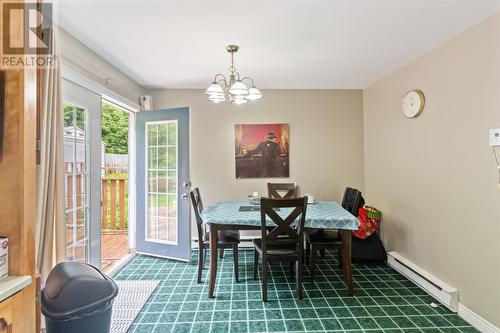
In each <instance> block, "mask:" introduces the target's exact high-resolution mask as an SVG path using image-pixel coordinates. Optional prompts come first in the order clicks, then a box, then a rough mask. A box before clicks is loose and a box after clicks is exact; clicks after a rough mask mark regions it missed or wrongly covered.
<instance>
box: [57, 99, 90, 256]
mask: <svg viewBox="0 0 500 333" xmlns="http://www.w3.org/2000/svg"><path fill="white" fill-rule="evenodd" d="M87 117H88V112H87V109H85V108H83V107H81V106H78V105H75V104H71V103H67V102H64V108H63V122H64V200H65V202H64V209H65V221H64V222H65V229H66V231H65V236H66V242H65V244H66V257H67V258H66V259H67V260H70V261H82V262H86V261H87V249H88V209H89V205H88V198H87V192H88V186H89V183H88V180H89V174H88V172H87V170H88V168H87V164H88V161H89V159H88V149H89V142H88V126H87Z"/></svg>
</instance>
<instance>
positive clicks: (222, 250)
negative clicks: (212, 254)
mask: <svg viewBox="0 0 500 333" xmlns="http://www.w3.org/2000/svg"><path fill="white" fill-rule="evenodd" d="M219 251H220V252H219V258H220V259H224V249H220V250H219Z"/></svg>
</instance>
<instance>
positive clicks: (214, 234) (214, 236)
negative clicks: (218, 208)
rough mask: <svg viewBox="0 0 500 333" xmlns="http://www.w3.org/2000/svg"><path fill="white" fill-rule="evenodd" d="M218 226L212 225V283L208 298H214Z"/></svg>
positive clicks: (209, 285)
mask: <svg viewBox="0 0 500 333" xmlns="http://www.w3.org/2000/svg"><path fill="white" fill-rule="evenodd" d="M217 242H218V241H217V225H216V224H210V282H209V284H208V297H214V289H215V277H216V275H217Z"/></svg>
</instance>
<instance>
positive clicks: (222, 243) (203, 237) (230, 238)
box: [191, 188, 240, 283]
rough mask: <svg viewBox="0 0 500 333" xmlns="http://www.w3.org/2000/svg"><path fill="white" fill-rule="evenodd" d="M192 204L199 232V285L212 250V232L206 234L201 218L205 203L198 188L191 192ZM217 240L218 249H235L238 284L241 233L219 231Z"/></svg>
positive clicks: (235, 276) (235, 273)
mask: <svg viewBox="0 0 500 333" xmlns="http://www.w3.org/2000/svg"><path fill="white" fill-rule="evenodd" d="M191 204H192V205H193V209H194V215H195V217H196V227H197V231H198V283H200V282H201V273H202V271H203V266H204V264H205V257H206V254H205V250H206V249H208V248H210V232H204V228H203V220H202V218H201V212H202V211H203V203H202V201H201V196H200V190H199V189H198V188H195V189H194V190H192V191H191ZM217 239H218V242H217V248H218V249H219V250H221V251H222V250H223V249H229V248H230V249H233V259H234V279H235V281H236V282H238V244H239V243H240V232H239V231H238V230H218V231H217Z"/></svg>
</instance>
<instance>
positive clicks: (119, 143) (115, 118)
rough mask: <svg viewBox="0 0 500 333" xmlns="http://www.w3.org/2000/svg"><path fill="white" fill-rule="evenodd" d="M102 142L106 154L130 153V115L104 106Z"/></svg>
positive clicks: (113, 107) (106, 105)
mask: <svg viewBox="0 0 500 333" xmlns="http://www.w3.org/2000/svg"><path fill="white" fill-rule="evenodd" d="M102 141H103V142H104V145H105V150H106V153H109V154H127V153H128V113H127V112H125V111H122V110H120V109H119V108H117V107H115V106H112V105H109V104H104V105H103V107H102Z"/></svg>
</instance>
